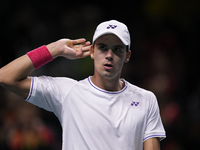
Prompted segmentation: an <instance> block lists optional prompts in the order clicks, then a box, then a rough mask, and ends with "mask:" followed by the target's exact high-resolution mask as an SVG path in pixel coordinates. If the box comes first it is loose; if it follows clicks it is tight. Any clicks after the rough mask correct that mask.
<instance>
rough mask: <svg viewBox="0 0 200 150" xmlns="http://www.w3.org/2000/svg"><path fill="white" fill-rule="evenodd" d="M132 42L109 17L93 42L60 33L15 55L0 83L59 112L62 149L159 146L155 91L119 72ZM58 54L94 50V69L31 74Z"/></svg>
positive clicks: (155, 148)
mask: <svg viewBox="0 0 200 150" xmlns="http://www.w3.org/2000/svg"><path fill="white" fill-rule="evenodd" d="M130 43H131V42H130V35H129V31H128V28H127V26H126V25H125V24H123V23H121V22H118V21H116V20H111V21H106V22H103V23H101V24H99V25H98V26H97V28H96V31H95V33H94V36H93V41H92V45H91V43H90V42H86V40H85V39H76V40H70V39H61V40H59V41H56V42H54V43H50V44H48V45H44V46H41V47H39V48H37V49H35V50H32V51H30V52H28V53H27V54H25V55H23V56H21V57H19V58H17V59H16V60H14V61H12V62H11V63H9V64H8V65H6V66H4V67H3V68H1V69H0V85H1V86H2V87H4V88H6V89H8V90H10V91H12V92H14V93H16V94H18V95H19V96H21V97H23V98H25V99H26V101H27V102H29V103H32V104H34V105H37V106H39V107H41V108H43V109H45V110H47V111H51V112H53V113H54V114H55V115H56V116H57V117H58V119H59V121H60V123H61V126H62V131H63V133H62V141H63V143H62V149H63V150H143V149H144V150H159V149H160V141H161V140H162V139H163V138H165V137H166V135H165V130H164V128H163V125H162V121H161V118H160V114H159V106H158V103H157V99H156V97H155V95H154V94H153V93H152V92H150V91H147V90H145V89H142V88H140V87H137V86H135V85H132V84H131V83H129V82H128V81H126V80H125V79H122V78H120V75H121V71H122V68H123V65H124V63H127V62H128V61H129V59H130V57H131V51H130ZM59 56H61V57H65V58H67V59H78V58H84V57H87V56H90V57H91V58H92V59H94V74H93V75H91V76H89V77H88V78H86V79H83V80H81V81H76V80H74V79H71V78H67V77H50V76H39V77H30V76H29V75H30V73H31V72H33V71H34V70H35V69H37V68H39V67H41V66H43V65H45V64H46V63H48V62H50V61H52V60H53V59H55V58H57V57H59ZM66 69H67V66H66Z"/></svg>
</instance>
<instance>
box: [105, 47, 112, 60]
mask: <svg viewBox="0 0 200 150" xmlns="http://www.w3.org/2000/svg"><path fill="white" fill-rule="evenodd" d="M106 59H107V60H108V61H112V60H113V51H112V50H111V49H109V50H108V51H107V53H106Z"/></svg>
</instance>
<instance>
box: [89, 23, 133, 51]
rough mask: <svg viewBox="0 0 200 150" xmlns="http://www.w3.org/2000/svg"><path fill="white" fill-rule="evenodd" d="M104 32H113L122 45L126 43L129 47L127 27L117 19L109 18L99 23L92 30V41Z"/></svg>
mask: <svg viewBox="0 0 200 150" xmlns="http://www.w3.org/2000/svg"><path fill="white" fill-rule="evenodd" d="M104 34H115V35H116V36H117V37H118V38H120V40H121V41H122V42H123V43H124V45H127V46H128V48H129V49H130V46H131V38H130V33H129V31H128V28H127V26H126V25H125V24H123V23H121V22H119V21H117V20H110V21H105V22H102V23H100V24H99V25H98V26H97V28H96V30H95V32H94V36H93V40H92V42H93V43H94V42H95V41H96V40H97V39H98V38H99V37H100V36H102V35H104Z"/></svg>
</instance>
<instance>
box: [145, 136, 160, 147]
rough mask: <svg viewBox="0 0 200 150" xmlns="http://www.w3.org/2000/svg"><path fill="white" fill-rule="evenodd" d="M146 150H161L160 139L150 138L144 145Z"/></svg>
mask: <svg viewBox="0 0 200 150" xmlns="http://www.w3.org/2000/svg"><path fill="white" fill-rule="evenodd" d="M143 147H144V150H160V141H159V138H155V137H154V138H150V139H147V140H146V141H144V143H143Z"/></svg>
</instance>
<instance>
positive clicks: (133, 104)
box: [131, 101, 139, 106]
mask: <svg viewBox="0 0 200 150" xmlns="http://www.w3.org/2000/svg"><path fill="white" fill-rule="evenodd" d="M138 105H139V102H133V101H132V103H131V106H138Z"/></svg>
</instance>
